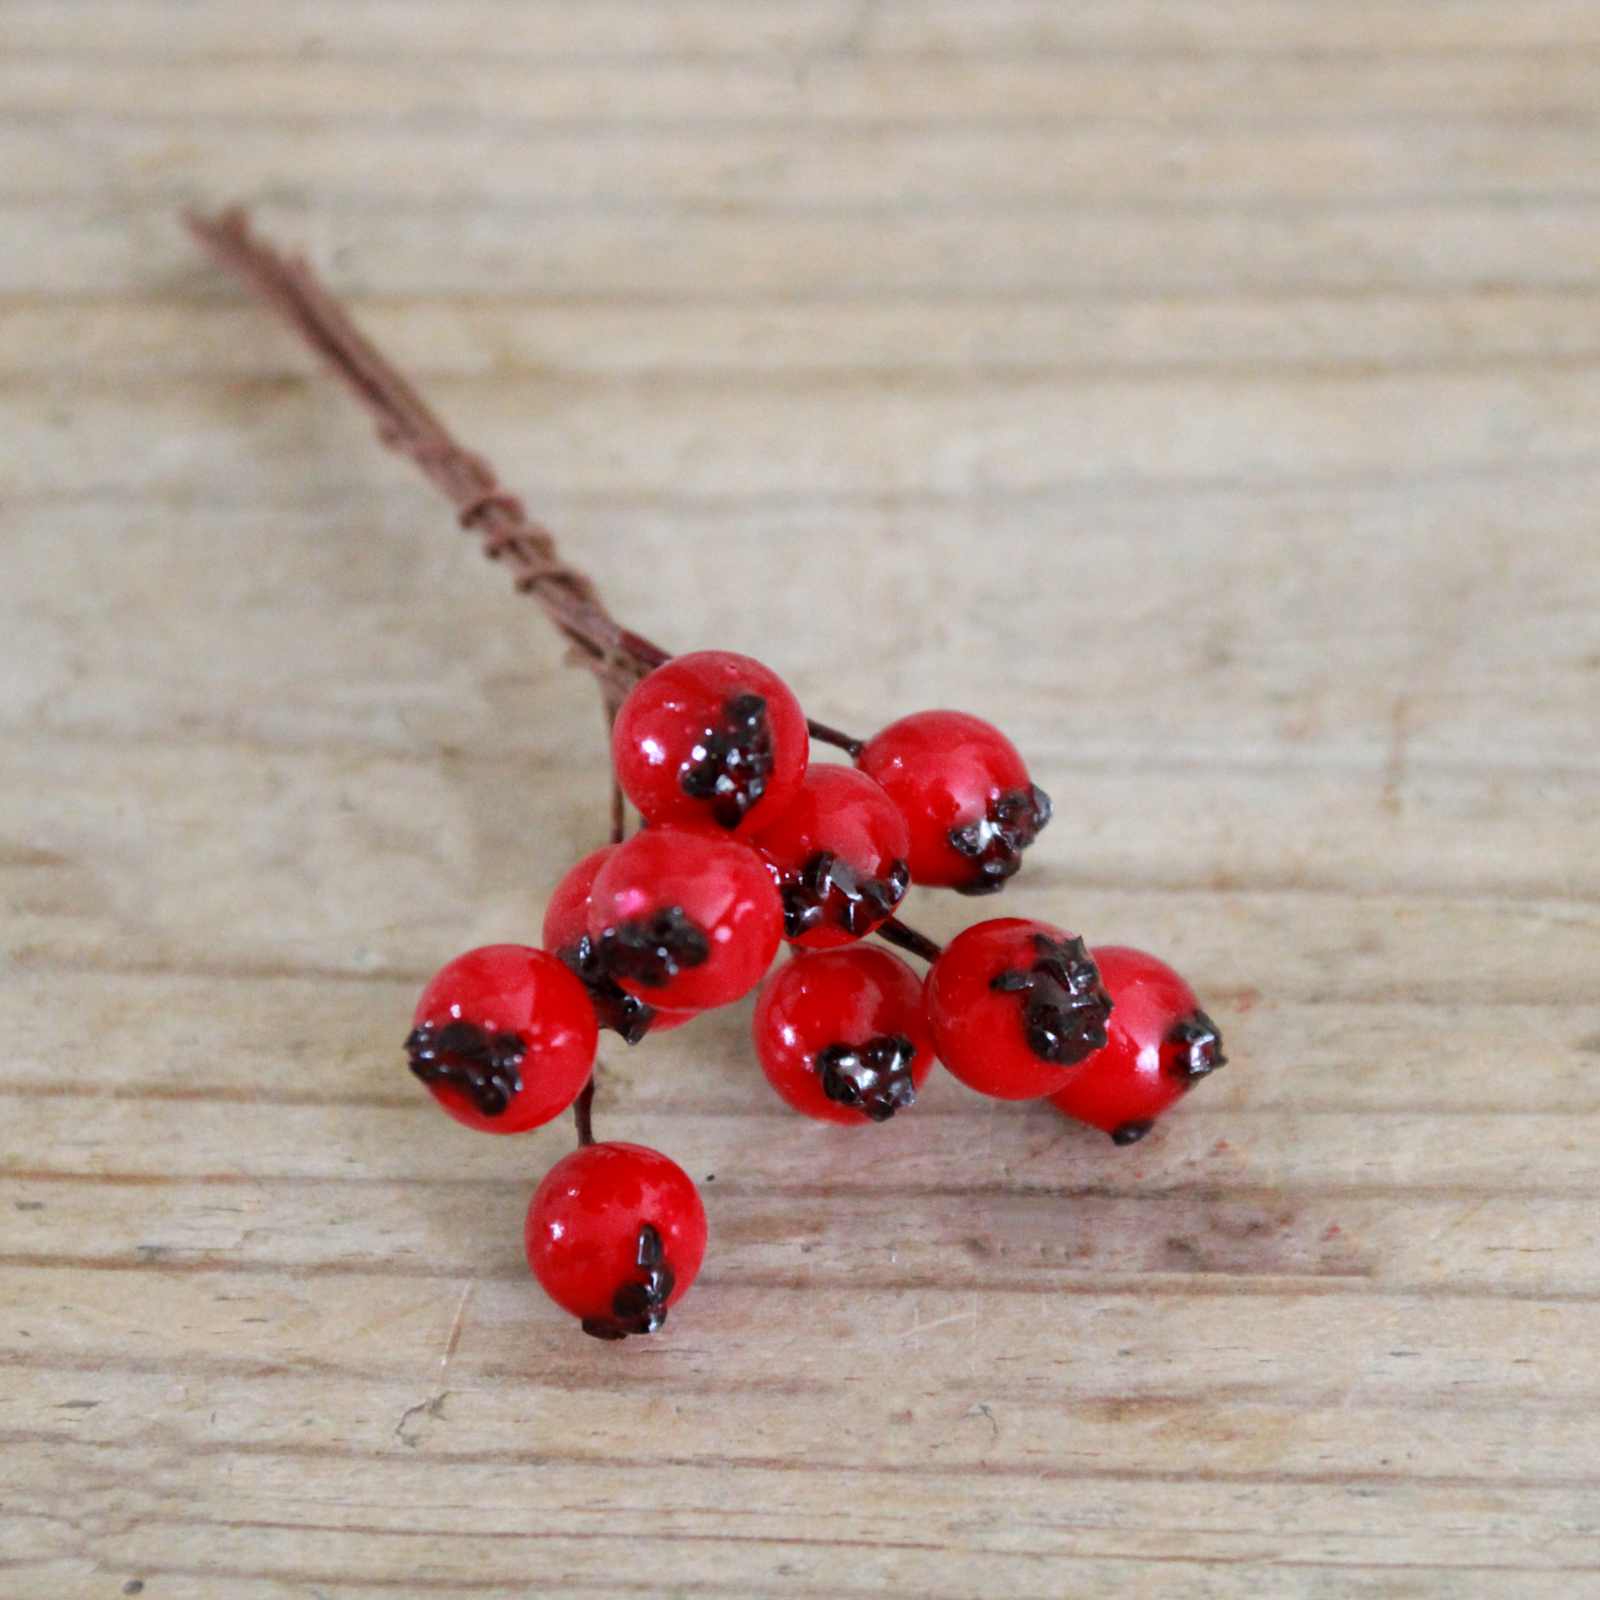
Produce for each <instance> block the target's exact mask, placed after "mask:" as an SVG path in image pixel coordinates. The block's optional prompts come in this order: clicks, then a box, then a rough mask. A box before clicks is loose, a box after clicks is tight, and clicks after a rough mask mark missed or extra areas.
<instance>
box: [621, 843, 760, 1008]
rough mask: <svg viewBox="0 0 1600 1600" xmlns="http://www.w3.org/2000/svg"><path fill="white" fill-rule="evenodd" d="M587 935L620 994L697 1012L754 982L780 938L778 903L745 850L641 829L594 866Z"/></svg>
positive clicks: (750, 852) (726, 1001)
mask: <svg viewBox="0 0 1600 1600" xmlns="http://www.w3.org/2000/svg"><path fill="white" fill-rule="evenodd" d="M589 935H590V937H591V938H592V939H593V940H594V945H595V949H596V950H597V951H598V952H599V957H600V960H601V962H602V963H603V964H604V968H605V971H606V972H607V973H608V974H609V975H610V976H611V977H612V978H614V979H615V980H616V981H617V983H619V984H620V985H621V986H622V987H623V988H624V989H625V990H627V992H628V993H629V994H633V995H637V996H638V997H639V998H640V999H642V1000H646V1001H648V1002H649V1004H651V1005H652V1006H660V1007H663V1008H665V1009H667V1010H672V1011H703V1010H707V1009H709V1008H710V1007H712V1006H722V1005H727V1004H729V1003H730V1002H731V1001H734V1000H737V999H738V998H739V996H740V995H742V994H745V993H746V992H747V991H749V990H750V989H753V988H754V987H755V986H756V984H758V983H759V982H760V981H761V976H762V974H763V973H764V972H765V971H766V970H767V968H768V967H769V966H770V965H771V964H772V958H773V956H774V954H776V952H777V948H778V945H779V943H780V941H781V940H782V938H783V906H782V904H781V902H780V901H779V899H778V891H777V889H776V888H774V887H773V883H772V878H771V875H770V874H769V873H768V871H767V869H766V866H765V865H764V863H763V862H762V860H761V858H760V856H758V855H757V854H756V853H755V851H754V850H752V849H751V848H750V847H749V846H748V845H745V844H742V843H740V842H739V841H738V840H736V839H727V838H722V837H719V836H714V835H712V834H710V833H708V832H706V831H704V830H694V831H691V830H690V829H687V828H647V829H646V830H645V831H644V832H642V833H636V834H634V836H633V837H632V838H631V839H629V840H628V841H627V842H626V843H624V844H620V845H618V846H617V847H616V850H615V851H614V853H613V854H612V855H611V856H609V857H608V858H607V860H606V861H605V862H604V863H603V864H602V866H601V867H600V870H599V872H598V874H597V875H596V877H595V880H594V885H593V887H592V889H591V890H590V898H589Z"/></svg>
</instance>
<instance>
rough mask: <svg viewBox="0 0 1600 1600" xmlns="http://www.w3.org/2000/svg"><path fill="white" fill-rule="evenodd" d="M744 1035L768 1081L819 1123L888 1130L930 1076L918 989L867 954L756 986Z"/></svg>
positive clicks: (815, 960) (840, 957) (882, 957)
mask: <svg viewBox="0 0 1600 1600" xmlns="http://www.w3.org/2000/svg"><path fill="white" fill-rule="evenodd" d="M751 1033H752V1036H753V1038H754V1040H755V1046H756V1054H757V1055H758V1056H759V1057H760V1059H761V1068H762V1071H763V1072H765V1073H766V1075H767V1081H768V1082H769V1083H770V1084H771V1085H772V1087H773V1088H774V1089H776V1090H777V1091H778V1093H779V1094H780V1095H782V1096H783V1098H784V1099H785V1100H787V1101H788V1103H789V1104H790V1105H791V1106H793V1107H794V1108H795V1110H796V1111H803V1112H804V1113H805V1114H806V1115H807V1116H808V1117H815V1118H816V1119H817V1121H819V1122H842V1123H850V1124H856V1125H859V1124H861V1123H863V1122H886V1121H888V1119H889V1118H890V1117H892V1116H893V1115H894V1114H895V1113H896V1112H898V1111H903V1110H905V1109H906V1108H907V1107H908V1106H911V1105H913V1104H914V1103H915V1102H916V1098H917V1091H918V1090H920V1089H921V1088H922V1085H923V1084H924V1083H925V1082H926V1081H927V1077H928V1074H929V1073H930V1072H932V1071H933V1067H934V1059H933V1033H932V1030H931V1029H930V1028H929V1026H928V1018H927V1012H926V1010H925V1008H924V1006H923V998H922V980H921V979H920V978H919V977H918V976H917V975H916V973H915V972H913V971H912V970H911V968H910V967H908V966H907V965H906V964H905V962H903V961H902V960H900V959H899V957H898V956H892V955H890V954H889V952H888V951H887V950H879V949H876V948H874V947H872V946H869V945H852V946H851V947H850V948H849V949H848V950H823V951H818V952H816V953H815V954H808V953H801V954H797V955H795V956H794V957H793V958H792V959H790V960H789V961H788V962H786V963H785V964H784V965H783V966H781V967H779V968H778V970H777V971H776V972H774V973H773V974H772V975H771V977H769V978H768V979H767V981H766V983H765V984H764V985H763V986H762V989H761V998H760V999H759V1000H758V1001H757V1002H756V1010H755V1016H754V1018H753V1020H752V1023H751Z"/></svg>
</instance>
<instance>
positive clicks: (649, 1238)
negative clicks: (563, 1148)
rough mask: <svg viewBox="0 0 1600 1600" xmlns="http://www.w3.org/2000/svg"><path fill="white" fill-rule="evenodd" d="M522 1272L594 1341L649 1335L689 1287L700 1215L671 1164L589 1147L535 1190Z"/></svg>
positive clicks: (696, 1262) (690, 1189) (689, 1187)
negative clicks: (528, 1270) (529, 1270)
mask: <svg viewBox="0 0 1600 1600" xmlns="http://www.w3.org/2000/svg"><path fill="white" fill-rule="evenodd" d="M523 1237H524V1242H525V1244H526V1246H527V1251H528V1265H529V1266H530V1267H532V1268H533V1275H534V1276H535V1277H536V1278H537V1279H538V1280H539V1283H540V1285H541V1287H542V1288H543V1289H544V1292H545V1293H546V1294H547V1295H549V1296H550V1298H551V1299H552V1300H554V1301H555V1303H556V1304H557V1305H558V1306H562V1307H564V1308H565V1309H566V1310H568V1311H570V1312H571V1313H572V1314H573V1316H575V1317H581V1318H582V1319H583V1331H584V1332H585V1333H592V1334H593V1335H594V1336H595V1337H596V1338H599V1339H622V1338H625V1337H626V1336H627V1335H628V1334H630V1333H654V1332H655V1331H656V1329H658V1328H659V1327H660V1326H661V1324H662V1323H663V1322H665V1321H666V1319H667V1308H668V1307H669V1306H673V1305H676V1304H677V1303H678V1301H679V1300H681V1299H682V1298H683V1295H684V1292H685V1291H686V1290H687V1289H688V1287H689V1285H690V1284H691V1283H693V1282H694V1279H695V1274H696V1273H697V1272H699V1270H700V1262H701V1260H702V1258H703V1257H704V1256H705V1253H706V1213H705V1207H704V1206H702V1205H701V1204H700V1196H699V1195H698V1194H697V1193H696V1192H695V1186H694V1184H693V1183H692V1182H691V1181H690V1179H689V1175H688V1173H686V1172H685V1171H684V1170H683V1168H682V1167H680V1166H679V1165H678V1164H677V1162H675V1161H669V1160H668V1159H667V1158H666V1157H665V1156H664V1155H662V1154H661V1153H660V1152H659V1151H656V1150H647V1149H646V1148H645V1147H644V1146H643V1145H639V1144H590V1145H584V1146H582V1147H581V1148H580V1149H577V1150H574V1151H573V1152H572V1154H571V1155H570V1156H567V1157H566V1158H565V1159H563V1160H561V1161H558V1162H557V1163H556V1164H555V1165H554V1166H553V1167H552V1168H551V1169H550V1170H549V1171H548V1172H547V1173H546V1174H545V1176H544V1182H543V1183H541V1184H540V1185H539V1187H538V1188H537V1189H536V1190H535V1191H534V1196H533V1200H532V1203H531V1204H530V1205H529V1206H528V1221H527V1227H526V1229H525V1231H524V1235H523Z"/></svg>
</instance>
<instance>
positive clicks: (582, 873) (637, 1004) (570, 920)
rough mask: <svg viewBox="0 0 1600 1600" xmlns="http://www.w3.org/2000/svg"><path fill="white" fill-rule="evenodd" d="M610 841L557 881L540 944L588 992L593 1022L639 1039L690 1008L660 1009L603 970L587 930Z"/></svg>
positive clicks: (673, 1024) (674, 1022) (687, 1016)
mask: <svg viewBox="0 0 1600 1600" xmlns="http://www.w3.org/2000/svg"><path fill="white" fill-rule="evenodd" d="M616 848H617V846H616V845H614V844H608V845H602V846H601V847H600V849H598V850H592V851H590V853H589V854H588V855H586V856H585V857H584V858H583V859H582V860H581V861H580V862H578V864H577V865H576V866H574V867H573V868H571V870H570V871H568V873H567V875H566V876H565V877H564V878H563V879H562V880H561V882H560V883H558V884H557V885H556V888H555V893H554V894H552V895H551V896H550V902H549V904H548V905H547V906H546V907H545V912H544V932H543V939H544V946H545V949H547V950H549V951H550V952H551V953H552V954H553V955H554V956H556V958H557V959H558V960H559V961H560V962H561V963H562V965H563V966H565V967H566V968H567V970H568V971H569V972H571V973H572V975H573V976H574V977H575V978H576V979H577V980H578V981H579V983H581V984H582V985H583V986H584V988H585V989H586V990H588V993H589V1002H590V1004H591V1005H593V1007H594V1014H595V1021H596V1022H598V1023H599V1025H600V1026H601V1027H602V1028H610V1029H611V1030H612V1032H614V1033H618V1034H621V1036H622V1037H623V1039H624V1040H625V1041H626V1042H627V1043H628V1044H637V1043H638V1042H639V1041H640V1040H641V1039H642V1038H644V1036H645V1035H646V1034H647V1033H666V1032H667V1031H668V1030H670V1029H672V1028H677V1027H681V1026H682V1025H683V1024H684V1023H685V1022H689V1021H691V1020H692V1019H693V1018H694V1016H695V1013H694V1012H693V1011H663V1010H661V1009H659V1008H658V1007H655V1006H652V1005H650V1004H648V1003H647V1002H646V1001H644V1000H641V999H640V998H639V997H638V996H637V995H632V994H629V993H628V991H627V990H626V989H624V988H623V987H622V985H621V984H619V983H618V982H617V981H616V979H615V978H613V977H612V976H611V975H610V973H608V972H607V971H606V969H605V963H604V962H603V961H602V960H601V959H600V951H599V946H598V945H597V944H596V942H595V940H594V939H593V937H592V936H591V935H590V933H589V896H590V892H591V891H592V890H593V888H594V880H595V878H596V877H598V876H599V873H600V869H601V867H603V866H604V865H605V864H606V862H607V861H609V860H610V859H611V855H612V852H613V851H615V850H616Z"/></svg>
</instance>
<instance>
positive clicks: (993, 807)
mask: <svg viewBox="0 0 1600 1600" xmlns="http://www.w3.org/2000/svg"><path fill="white" fill-rule="evenodd" d="M856 765H857V766H859V767H860V769H861V770H862V771H863V772H864V773H866V775H867V776H868V777H869V778H872V779H874V780H875V781H876V782H877V783H879V784H881V785H882V787H883V788H884V790H885V791H886V792H887V793H888V795H889V798H890V799H891V800H893V801H894V803H895V805H896V806H897V807H898V808H899V811H900V814H901V815H902V816H903V817H904V818H905V820H906V826H907V827H908V828H909V829H910V835H911V837H910V856H909V858H908V859H909V861H910V864H911V878H912V881H913V882H914V883H920V884H927V885H930V886H934V887H941V888H947V889H958V890H960V891H961V892H962V893H964V894H990V893H993V892H994V891H995V890H997V889H1001V888H1003V887H1004V886H1005V883H1006V880H1007V879H1008V878H1010V877H1011V876H1012V875H1013V874H1014V873H1015V872H1016V871H1017V869H1018V867H1020V866H1021V864H1022V852H1023V851H1024V850H1025V849H1027V847H1028V846H1029V845H1030V844H1032V843H1033V841H1034V839H1035V838H1036V837H1037V836H1038V833H1039V831H1040V829H1042V828H1043V827H1044V825H1045V824H1046V823H1047V822H1048V821H1049V820H1050V797H1049V796H1048V795H1047V794H1046V793H1045V792H1044V790H1042V789H1040V788H1038V787H1037V786H1036V785H1035V784H1034V782H1033V780H1032V779H1031V778H1030V777H1029V776H1028V769H1027V767H1026V766H1025V765H1024V763H1023V760H1022V757H1021V756H1020V755H1018V754H1017V751H1016V747H1015V746H1014V745H1013V744H1012V743H1011V741H1010V740H1009V739H1007V738H1006V736H1005V735H1004V734H1003V733H1001V732H1000V730H999V729H998V728H995V727H992V726H991V725H990V724H989V723H987V722H983V721H981V720H980V719H979V718H977V717H969V716H968V715H967V714H966V713H965V712H962V711H919V712H917V713H916V714H915V715H913V716H909V717H902V718H901V719H900V721H898V722H892V723H890V724H889V726H888V727H887V728H885V729H884V730H883V731H882V732H881V733H879V734H877V735H875V736H874V737H873V738H872V739H870V740H868V742H867V743H866V745H865V746H864V747H863V748H862V751H861V754H860V755H859V756H858V757H857V759H856Z"/></svg>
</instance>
